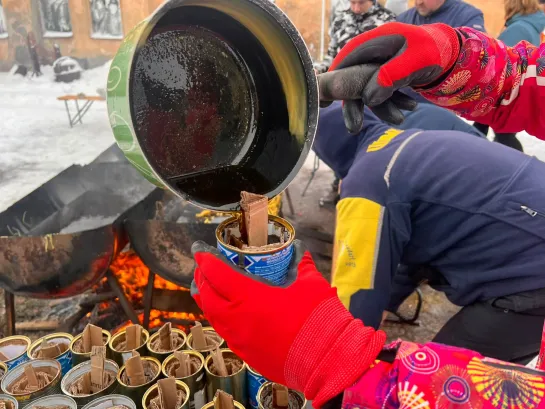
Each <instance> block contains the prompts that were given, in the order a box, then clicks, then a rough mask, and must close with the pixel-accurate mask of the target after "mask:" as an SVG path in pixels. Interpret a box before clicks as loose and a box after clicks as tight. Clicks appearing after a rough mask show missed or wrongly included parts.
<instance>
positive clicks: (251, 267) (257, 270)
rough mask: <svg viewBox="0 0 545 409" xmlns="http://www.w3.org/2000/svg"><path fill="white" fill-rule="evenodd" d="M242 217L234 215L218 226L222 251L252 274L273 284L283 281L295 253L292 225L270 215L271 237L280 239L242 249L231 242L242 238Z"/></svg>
mask: <svg viewBox="0 0 545 409" xmlns="http://www.w3.org/2000/svg"><path fill="white" fill-rule="evenodd" d="M241 220H242V218H241V217H232V218H229V219H227V220H225V221H224V222H222V223H221V224H220V225H219V226H218V228H217V230H216V239H217V243H218V249H219V251H220V252H221V253H222V254H223V255H224V256H225V257H227V259H228V260H229V261H231V262H232V263H233V264H235V265H237V266H238V267H240V268H242V269H244V270H246V271H247V272H249V273H250V274H255V275H257V276H260V277H263V278H265V279H267V280H269V281H270V282H272V283H273V284H274V285H282V284H284V282H285V281H286V276H287V273H288V268H289V266H290V262H291V258H292V256H293V240H294V239H295V229H294V228H293V226H292V225H291V224H290V223H289V222H288V221H287V220H284V219H282V218H281V217H278V216H268V224H267V233H268V237H276V238H278V241H279V242H278V243H275V244H268V245H266V246H262V247H251V246H250V247H248V246H247V247H243V248H239V247H237V246H235V245H233V244H230V243H233V241H235V242H236V241H237V240H238V241H240V240H241V232H240V227H241Z"/></svg>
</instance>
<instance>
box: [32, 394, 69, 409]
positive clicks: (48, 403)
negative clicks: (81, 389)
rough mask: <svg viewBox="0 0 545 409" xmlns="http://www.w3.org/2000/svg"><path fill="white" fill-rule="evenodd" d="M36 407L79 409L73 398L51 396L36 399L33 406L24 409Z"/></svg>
mask: <svg viewBox="0 0 545 409" xmlns="http://www.w3.org/2000/svg"><path fill="white" fill-rule="evenodd" d="M36 406H39V407H40V408H49V407H55V406H67V407H68V408H69V409H78V405H77V404H76V401H75V400H74V399H72V398H71V397H69V396H64V395H51V396H45V397H43V398H40V399H36V400H35V401H34V402H32V405H26V406H25V407H24V409H32V408H34V407H36Z"/></svg>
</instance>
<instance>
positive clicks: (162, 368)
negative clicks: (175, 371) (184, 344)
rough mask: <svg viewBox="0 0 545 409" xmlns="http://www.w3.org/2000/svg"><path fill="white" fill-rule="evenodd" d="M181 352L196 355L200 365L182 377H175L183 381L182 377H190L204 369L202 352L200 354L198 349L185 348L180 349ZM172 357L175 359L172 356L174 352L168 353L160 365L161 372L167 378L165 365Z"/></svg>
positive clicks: (173, 357)
mask: <svg viewBox="0 0 545 409" xmlns="http://www.w3.org/2000/svg"><path fill="white" fill-rule="evenodd" d="M180 352H182V353H183V354H188V355H194V356H196V357H197V358H199V360H200V361H201V365H200V366H199V368H197V371H196V372H195V373H193V374H191V375H189V376H185V377H183V378H176V379H179V380H181V381H183V380H184V379H187V378H191V377H192V376H195V375H196V374H198V373H199V372H200V371H201V370H203V369H204V356H203V354H201V353H200V352H199V351H195V350H194V349H185V350H183V351H180ZM173 359H176V357H175V356H174V354H171V355H169V356H168V357H166V359H165V360H164V361H163V365H161V373H162V374H163V375H164V376H165V377H166V378H168V373H167V366H168V363H169V362H170V361H172V360H173Z"/></svg>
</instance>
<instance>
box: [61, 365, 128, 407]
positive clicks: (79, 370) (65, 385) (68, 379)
mask: <svg viewBox="0 0 545 409" xmlns="http://www.w3.org/2000/svg"><path fill="white" fill-rule="evenodd" d="M104 370H105V371H109V372H113V373H114V374H115V376H114V380H113V382H112V383H110V385H108V386H107V387H105V388H104V389H102V390H101V391H100V392H96V393H91V394H89V395H74V394H73V393H71V392H70V387H71V386H72V384H73V383H74V382H75V381H77V380H78V379H79V378H81V377H82V376H83V375H84V374H86V373H87V372H91V361H85V362H82V363H81V364H79V365H76V366H75V367H73V368H72V369H71V370H70V371H68V373H67V374H66V375H65V376H64V378H62V382H61V390H62V393H64V394H65V395H66V396H70V397H71V398H72V399H74V400H75V401H76V403H77V404H78V408H79V407H82V406H85V405H87V404H88V403H90V402H91V401H93V400H95V399H96V398H100V397H102V396H106V395H110V394H112V393H115V391H116V390H117V387H118V384H117V379H116V377H117V373H118V372H119V366H118V365H117V363H116V362H114V361H112V360H111V359H106V360H105V361H104Z"/></svg>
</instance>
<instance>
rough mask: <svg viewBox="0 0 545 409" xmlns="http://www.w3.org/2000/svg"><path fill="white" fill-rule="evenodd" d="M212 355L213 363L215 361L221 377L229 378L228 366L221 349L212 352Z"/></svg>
mask: <svg viewBox="0 0 545 409" xmlns="http://www.w3.org/2000/svg"><path fill="white" fill-rule="evenodd" d="M210 355H212V361H214V365H215V366H216V370H217V371H218V374H219V376H229V372H228V371H227V366H225V360H224V359H223V354H222V353H221V351H220V349H219V348H216V350H215V351H210Z"/></svg>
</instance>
